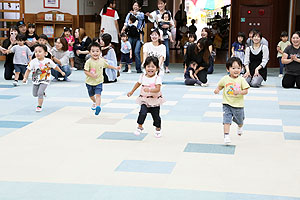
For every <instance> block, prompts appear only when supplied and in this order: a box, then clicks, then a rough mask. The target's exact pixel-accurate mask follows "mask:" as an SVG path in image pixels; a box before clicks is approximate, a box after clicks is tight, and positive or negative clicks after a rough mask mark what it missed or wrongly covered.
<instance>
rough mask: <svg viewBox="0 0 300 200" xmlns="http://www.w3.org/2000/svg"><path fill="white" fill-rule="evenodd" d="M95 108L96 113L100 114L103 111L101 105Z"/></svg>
mask: <svg viewBox="0 0 300 200" xmlns="http://www.w3.org/2000/svg"><path fill="white" fill-rule="evenodd" d="M95 110H96V111H95V115H99V113H100V112H101V107H100V106H97V107H96V109H95Z"/></svg>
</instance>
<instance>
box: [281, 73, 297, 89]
mask: <svg viewBox="0 0 300 200" xmlns="http://www.w3.org/2000/svg"><path fill="white" fill-rule="evenodd" d="M295 83H296V76H293V75H290V74H285V75H284V76H283V79H282V87H284V88H294V87H295Z"/></svg>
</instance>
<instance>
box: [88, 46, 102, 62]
mask: <svg viewBox="0 0 300 200" xmlns="http://www.w3.org/2000/svg"><path fill="white" fill-rule="evenodd" d="M100 53H101V51H100V48H99V47H92V48H91V50H90V54H91V56H92V58H93V59H94V60H98V59H99V57H100Z"/></svg>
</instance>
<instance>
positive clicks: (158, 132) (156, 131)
mask: <svg viewBox="0 0 300 200" xmlns="http://www.w3.org/2000/svg"><path fill="white" fill-rule="evenodd" d="M161 135H162V133H161V130H160V131H158V130H155V132H154V136H155V137H157V138H160V137H161Z"/></svg>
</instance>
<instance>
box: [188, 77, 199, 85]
mask: <svg viewBox="0 0 300 200" xmlns="http://www.w3.org/2000/svg"><path fill="white" fill-rule="evenodd" d="M195 83H197V84H198V85H201V84H202V82H201V81H199V80H196V79H192V78H186V79H185V81H184V84H185V85H195Z"/></svg>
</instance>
